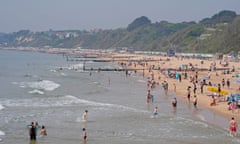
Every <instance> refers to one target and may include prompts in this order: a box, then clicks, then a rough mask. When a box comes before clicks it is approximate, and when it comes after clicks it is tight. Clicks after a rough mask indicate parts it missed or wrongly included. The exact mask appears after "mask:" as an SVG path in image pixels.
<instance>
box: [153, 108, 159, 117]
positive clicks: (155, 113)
mask: <svg viewBox="0 0 240 144" xmlns="http://www.w3.org/2000/svg"><path fill="white" fill-rule="evenodd" d="M157 115H158V107H157V106H156V107H155V108H154V111H153V117H156V116H157Z"/></svg>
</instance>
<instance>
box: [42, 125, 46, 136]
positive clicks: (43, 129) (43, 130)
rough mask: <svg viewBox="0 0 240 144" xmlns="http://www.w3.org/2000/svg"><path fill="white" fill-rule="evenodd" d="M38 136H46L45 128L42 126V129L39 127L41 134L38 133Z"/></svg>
mask: <svg viewBox="0 0 240 144" xmlns="http://www.w3.org/2000/svg"><path fill="white" fill-rule="evenodd" d="M40 135H41V136H47V130H46V128H45V126H44V125H42V127H41V133H40Z"/></svg>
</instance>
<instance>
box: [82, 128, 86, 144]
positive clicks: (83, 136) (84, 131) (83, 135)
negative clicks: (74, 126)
mask: <svg viewBox="0 0 240 144" xmlns="http://www.w3.org/2000/svg"><path fill="white" fill-rule="evenodd" d="M82 140H83V143H84V144H85V143H86V141H87V132H86V129H85V128H83V129H82Z"/></svg>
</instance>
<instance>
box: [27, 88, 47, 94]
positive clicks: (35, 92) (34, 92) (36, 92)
mask: <svg viewBox="0 0 240 144" xmlns="http://www.w3.org/2000/svg"><path fill="white" fill-rule="evenodd" d="M28 93H30V94H40V95H43V94H44V92H43V91H40V90H37V89H34V90H32V91H29V92H28Z"/></svg>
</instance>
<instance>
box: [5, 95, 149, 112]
mask: <svg viewBox="0 0 240 144" xmlns="http://www.w3.org/2000/svg"><path fill="white" fill-rule="evenodd" d="M2 104H4V105H6V106H8V107H19V106H23V107H58V106H62V107H64V106H74V105H85V106H92V107H98V108H104V109H109V108H110V109H112V108H114V109H118V110H121V111H133V112H143V113H148V111H145V110H139V109H135V108H131V107H128V106H123V105H118V104H110V103H102V102H95V101H89V100H85V99H80V98H78V97H76V96H72V95H66V96H62V97H49V98H38V97H36V98H32V99H14V100H10V99H8V100H5V101H2Z"/></svg>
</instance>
